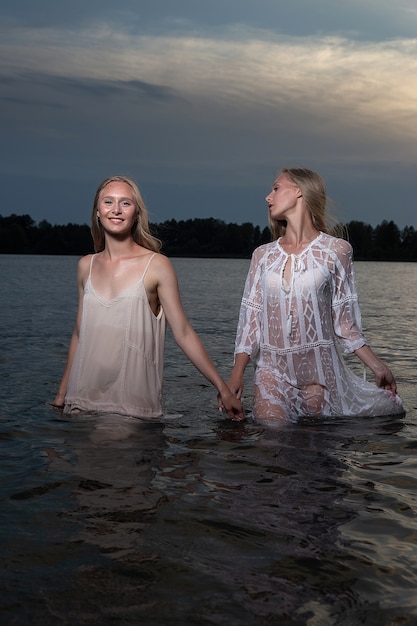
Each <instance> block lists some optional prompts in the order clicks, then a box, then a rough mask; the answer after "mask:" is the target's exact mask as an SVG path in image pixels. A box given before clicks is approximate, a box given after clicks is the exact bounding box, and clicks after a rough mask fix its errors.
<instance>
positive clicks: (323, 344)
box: [261, 339, 335, 354]
mask: <svg viewBox="0 0 417 626" xmlns="http://www.w3.org/2000/svg"><path fill="white" fill-rule="evenodd" d="M334 345H335V342H334V341H333V340H332V339H329V340H328V341H315V342H314V343H306V344H302V345H297V346H292V347H289V348H275V347H274V346H270V345H269V344H267V343H262V344H261V349H262V350H264V351H265V352H274V353H277V354H289V353H292V352H302V351H303V350H311V349H312V348H327V347H329V346H334Z"/></svg>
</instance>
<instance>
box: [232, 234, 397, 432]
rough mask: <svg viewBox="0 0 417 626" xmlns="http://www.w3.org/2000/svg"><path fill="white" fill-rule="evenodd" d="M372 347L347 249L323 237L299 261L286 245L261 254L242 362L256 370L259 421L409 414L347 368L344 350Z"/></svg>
mask: <svg viewBox="0 0 417 626" xmlns="http://www.w3.org/2000/svg"><path fill="white" fill-rule="evenodd" d="M287 262H290V263H291V268H292V269H291V282H290V284H286V283H285V280H284V268H285V266H286V264H287ZM365 344H367V341H366V339H365V338H364V336H363V334H362V330H361V316H360V310H359V305H358V297H357V292H356V286H355V277H354V269H353V262H352V247H351V245H350V244H349V243H348V242H347V241H345V240H343V239H337V238H335V237H331V236H330V235H327V234H325V233H320V234H319V235H318V236H317V238H316V239H314V241H312V242H311V243H310V244H309V246H308V247H307V248H305V249H304V250H303V251H302V252H301V253H300V254H299V255H289V254H287V253H286V252H285V251H284V249H283V248H282V247H281V245H280V243H279V240H278V241H274V242H272V243H269V244H265V245H263V246H260V247H259V248H257V249H256V250H255V251H254V253H253V256H252V261H251V265H250V268H249V272H248V276H247V279H246V284H245V289H244V294H243V298H242V304H241V309H240V316H239V323H238V329H237V336H236V346H235V354H238V353H242V352H244V353H246V354H248V355H249V356H250V358H251V360H252V362H253V363H254V365H255V388H254V407H253V412H254V416H255V417H256V418H257V419H263V420H271V419H272V420H274V419H277V418H278V419H292V420H295V419H297V418H298V417H301V416H313V415H317V416H318V415H322V416H337V415H339V416H342V415H343V416H349V415H356V416H377V415H393V414H399V413H403V412H404V408H403V406H402V402H401V400H400V398H399V397H398V396H392V394H391V393H390V392H388V391H386V390H384V389H380V388H378V387H377V386H376V385H375V384H372V383H370V382H367V381H366V380H364V379H362V378H360V377H358V376H356V375H355V374H354V373H353V372H352V371H351V370H350V368H349V367H348V366H347V364H346V362H345V360H344V358H343V356H342V354H341V348H342V349H344V352H345V353H351V352H354V351H355V350H357V349H358V348H360V347H361V346H363V345H365Z"/></svg>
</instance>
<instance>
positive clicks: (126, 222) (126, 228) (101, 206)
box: [97, 181, 138, 234]
mask: <svg viewBox="0 0 417 626" xmlns="http://www.w3.org/2000/svg"><path fill="white" fill-rule="evenodd" d="M97 216H98V217H99V218H100V222H101V224H102V226H103V228H104V230H105V231H107V232H109V233H113V234H123V233H127V232H129V233H130V232H131V230H132V226H133V225H134V223H135V221H136V219H137V217H138V212H137V209H136V202H135V198H134V195H133V190H132V188H131V187H130V185H128V184H127V183H124V182H120V181H114V182H111V183H109V184H108V185H106V186H105V187H104V189H102V190H101V193H100V196H99V201H98V207H97Z"/></svg>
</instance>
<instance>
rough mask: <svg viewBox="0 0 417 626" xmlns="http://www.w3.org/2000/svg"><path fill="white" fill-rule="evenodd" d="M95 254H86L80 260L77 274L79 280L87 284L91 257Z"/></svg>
mask: <svg viewBox="0 0 417 626" xmlns="http://www.w3.org/2000/svg"><path fill="white" fill-rule="evenodd" d="M93 256H94V255H93V254H86V255H85V256H83V257H81V259H80V260H79V261H78V268H77V276H78V280H79V281H81V282H82V283H83V284H85V281H86V280H87V277H88V274H89V272H90V265H91V259H92V257H93Z"/></svg>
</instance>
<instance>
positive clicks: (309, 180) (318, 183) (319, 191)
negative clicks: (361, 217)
mask: <svg viewBox="0 0 417 626" xmlns="http://www.w3.org/2000/svg"><path fill="white" fill-rule="evenodd" d="M280 174H284V176H286V177H287V178H288V179H289V180H290V181H291V182H292V183H293V184H294V185H295V186H296V187H298V188H299V189H300V191H301V194H302V197H303V200H304V202H305V204H306V206H307V207H308V209H309V210H310V214H311V219H312V221H313V225H314V227H315V228H317V230H320V231H321V232H323V233H328V234H331V235H335V236H337V237H343V236H344V235H345V232H344V228H343V226H342V225H341V224H339V223H338V221H337V220H336V219H335V218H334V217H333V216H332V215H331V214H330V213H329V211H328V204H329V199H328V197H327V191H326V183H325V182H324V180H323V178H322V177H321V176H320V174H317V172H314V171H313V170H309V169H307V168H305V167H293V168H288V167H284V168H283V169H282V170H281V172H280ZM269 227H270V229H271V231H272V239H273V240H275V239H278V238H279V237H281V236H282V235H284V233H285V230H286V228H287V222H286V220H274V219H272V218H271V217H269Z"/></svg>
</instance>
